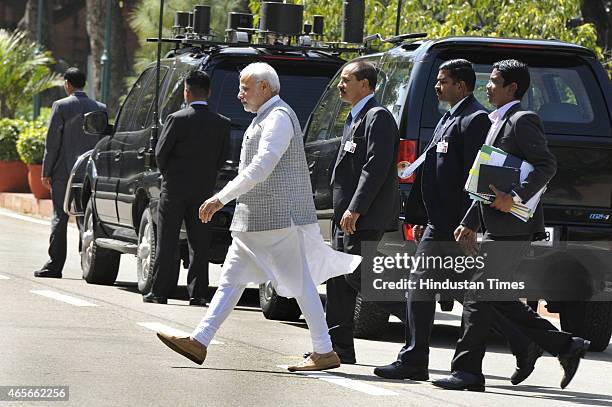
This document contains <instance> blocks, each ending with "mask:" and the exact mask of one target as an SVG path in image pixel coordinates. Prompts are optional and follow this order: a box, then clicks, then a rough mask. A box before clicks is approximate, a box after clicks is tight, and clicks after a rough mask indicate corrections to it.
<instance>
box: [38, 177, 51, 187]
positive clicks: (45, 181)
mask: <svg viewBox="0 0 612 407" xmlns="http://www.w3.org/2000/svg"><path fill="white" fill-rule="evenodd" d="M40 181H41V182H42V184H43V185H44V186H45V188H47V189H51V177H42V178H41V179H40Z"/></svg>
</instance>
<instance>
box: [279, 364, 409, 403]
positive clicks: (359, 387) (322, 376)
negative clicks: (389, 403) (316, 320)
mask: <svg viewBox="0 0 612 407" xmlns="http://www.w3.org/2000/svg"><path fill="white" fill-rule="evenodd" d="M277 367H280V368H281V369H287V366H286V365H278V366H277ZM295 373H299V374H301V375H303V376H308V377H312V378H313V379H319V380H323V381H325V382H328V383H332V384H336V385H338V386H342V387H346V388H348V389H351V390H356V391H359V392H362V393H365V394H369V395H370V396H399V394H398V393H396V392H394V391H391V390H387V389H383V388H382V387H376V386H372V385H371V384H367V383H362V382H360V381H357V380H353V379H348V378H346V377H340V376H336V375H333V374H331V373H327V372H295Z"/></svg>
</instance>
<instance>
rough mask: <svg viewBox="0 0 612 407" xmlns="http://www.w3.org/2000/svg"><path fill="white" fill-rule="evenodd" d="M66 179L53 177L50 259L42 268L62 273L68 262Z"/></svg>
mask: <svg viewBox="0 0 612 407" xmlns="http://www.w3.org/2000/svg"><path fill="white" fill-rule="evenodd" d="M67 183H68V180H66V179H55V178H53V177H51V200H52V202H53V219H51V235H50V236H49V261H47V263H45V265H44V266H43V268H42V270H50V271H54V272H57V273H61V272H62V269H63V268H64V263H65V262H66V240H67V239H66V229H67V227H68V215H67V214H66V212H64V195H66V184H67Z"/></svg>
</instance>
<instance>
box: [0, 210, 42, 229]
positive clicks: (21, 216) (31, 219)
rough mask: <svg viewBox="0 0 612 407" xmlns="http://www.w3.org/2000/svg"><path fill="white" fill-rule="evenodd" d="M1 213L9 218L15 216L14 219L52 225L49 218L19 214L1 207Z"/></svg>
mask: <svg viewBox="0 0 612 407" xmlns="http://www.w3.org/2000/svg"><path fill="white" fill-rule="evenodd" d="M0 215H3V216H6V217H8V218H13V219H19V220H25V221H26V222H31V223H37V224H39V225H45V226H49V225H51V222H50V221H48V220H42V219H36V218H32V217H30V216H24V215H18V214H16V213H13V212H10V211H8V210H6V209H0Z"/></svg>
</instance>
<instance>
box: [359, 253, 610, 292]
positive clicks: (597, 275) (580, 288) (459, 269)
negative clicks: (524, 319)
mask: <svg viewBox="0 0 612 407" xmlns="http://www.w3.org/2000/svg"><path fill="white" fill-rule="evenodd" d="M579 243H580V244H576V245H571V244H566V245H564V246H563V247H558V246H551V247H544V248H542V247H534V245H532V242H521V241H503V242H500V241H496V242H483V243H482V244H481V245H480V248H479V251H478V252H477V254H475V255H473V256H469V255H464V254H463V253H462V251H461V250H460V248H459V247H458V245H457V243H456V242H435V247H434V248H433V249H432V248H431V247H429V248H428V249H427V250H423V248H422V247H420V248H419V250H417V251H416V252H415V250H414V247H412V248H411V247H410V246H408V249H406V247H403V248H402V247H398V248H397V249H395V248H393V249H392V250H384V252H382V251H379V247H378V245H377V243H376V242H364V243H363V244H362V256H363V261H362V264H361V275H360V280H361V281H360V285H361V295H362V298H363V299H364V300H366V301H374V302H384V301H405V300H406V297H408V296H411V298H419V299H418V300H423V301H426V300H432V299H434V298H436V297H437V296H438V295H439V296H440V297H442V298H445V299H453V298H454V299H459V300H461V299H463V298H464V295H465V294H466V293H469V295H470V296H471V298H477V299H479V300H485V301H513V300H516V299H518V298H528V299H545V300H547V301H551V300H552V301H612V244H611V247H610V248H608V247H605V248H601V247H597V246H596V245H595V244H591V245H589V244H585V242H579ZM599 246H601V245H599ZM574 247H575V248H577V249H574ZM387 249H388V247H387ZM410 249H412V250H410Z"/></svg>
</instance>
